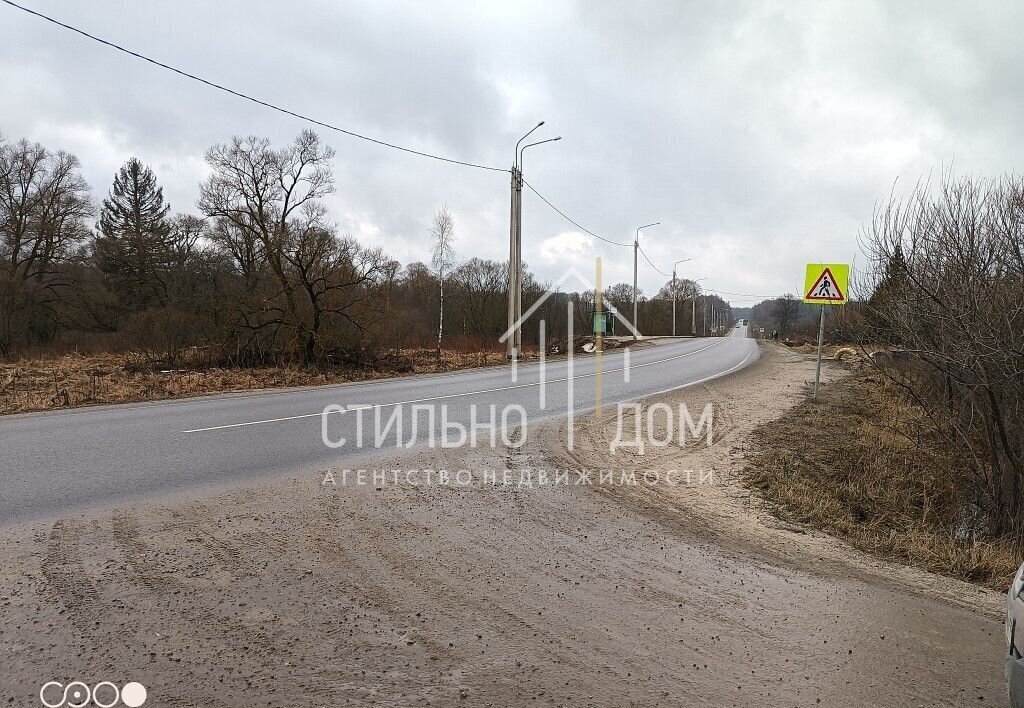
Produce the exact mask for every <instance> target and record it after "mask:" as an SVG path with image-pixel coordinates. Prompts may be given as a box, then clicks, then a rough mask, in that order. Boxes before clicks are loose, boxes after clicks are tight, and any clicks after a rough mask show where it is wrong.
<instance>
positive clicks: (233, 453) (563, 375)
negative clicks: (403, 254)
mask: <svg viewBox="0 0 1024 708" xmlns="http://www.w3.org/2000/svg"><path fill="white" fill-rule="evenodd" d="M744 332H745V330H740V329H736V330H734V331H733V333H732V336H729V337H722V338H708V339H661V340H653V341H652V344H653V346H644V347H639V348H637V349H636V351H634V352H632V353H631V354H629V355H628V356H629V359H630V361H629V377H628V378H629V380H628V382H627V381H626V380H625V378H626V377H625V372H624V369H625V360H624V357H625V356H627V355H626V354H625V353H624V352H625V350H623V349H618V350H615V351H612V352H607V353H605V354H604V355H603V356H602V371H603V376H602V387H601V389H602V396H603V401H604V402H605V403H611V404H613V403H615V402H617V401H623V400H629V399H634V398H638V397H642V396H646V395H650V394H653V393H657V392H660V391H665V390H668V389H672V388H676V387H680V386H685V385H687V384H693V383H697V382H703V381H708V380H710V379H713V378H715V377H718V376H721V375H723V374H726V373H729V372H732V371H736V370H738V369H740V368H742V367H743V366H746V365H749V364H750V363H752V362H753V361H755V360H756V359H757V356H758V350H757V345H756V343H755V342H754V341H753V340H751V339H747V338H746V337H745V336H744ZM595 364H596V360H595V358H594V357H593V356H579V357H576V358H575V360H574V363H573V372H572V376H570V374H569V363H568V361H567V360H565V359H557V360H552V361H550V362H548V363H547V364H546V367H545V376H544V378H545V379H546V383H545V385H544V387H543V388H544V398H545V404H546V405H545V408H544V409H543V410H542V409H541V408H540V391H541V385H540V379H541V375H540V374H541V368H540V367H539V366H537V365H528V366H520V367H518V371H517V376H516V380H515V381H513V380H512V378H511V371H510V368H509V367H495V368H489V369H480V370H474V371H467V372H461V373H453V374H447V375H435V376H424V377H410V378H398V379H391V380H385V381H373V382H367V383H358V384H348V385H342V386H328V387H319V388H310V389H300V390H288V391H266V392H260V393H253V394H242V395H228V396H217V397H209V398H200V399H186V400H179V401H170V402H158V403H151V404H141V405H120V406H104V407H96V408H86V409H77V410H71V411H58V412H50V413H42V414H25V415H17V416H8V417H4V418H0V441H2V447H3V456H2V457H0V489H3V494H2V496H0V523H10V522H19V521H28V520H32V519H44V518H49V517H52V516H57V515H61V514H68V513H73V512H76V511H80V510H86V509H90V508H100V507H104V506H106V505H111V504H122V503H127V502H130V501H141V500H143V499H146V498H150V497H155V496H159V495H163V494H167V493H173V492H183V491H189V492H195V491H197V490H200V489H203V488H206V487H211V488H212V487H215V486H219V485H226V484H230V483H234V482H238V481H246V480H248V481H255V480H258V479H261V478H265V477H268V476H272V475H275V474H282V473H290V472H301V471H305V470H309V469H312V468H318V467H323V466H326V465H338V464H353V463H354V462H355V461H356V460H357V459H360V458H365V457H368V456H369V455H370V454H371V453H372V452H373V451H372V450H370V449H369V447H368V446H372V445H373V440H372V435H371V436H370V439H369V440H368V441H367V442H366V443H365V445H366V446H364V447H356V445H355V443H354V442H350V443H349V444H348V445H346V446H345V447H342V448H339V449H329V448H328V447H326V446H325V445H324V444H323V443H322V440H321V426H322V420H321V414H322V411H323V409H324V407H325V406H328V405H331V404H337V405H343V406H349V407H359V406H370V407H371V408H370V409H369V410H371V411H373V410H375V408H378V407H379V408H380V409H381V413H382V419H383V420H386V419H387V417H388V415H389V414H390V409H393V408H394V407H395V406H398V405H400V406H402V407H403V412H404V413H405V417H404V420H405V424H404V427H405V430H404V431H403V433H404V436H403V442H405V441H408V440H409V439H410V438H411V437H412V435H413V428H412V424H411V418H412V406H414V405H431V404H434V405H436V406H437V407H438V408H439V407H440V406H441V405H444V406H446V408H447V415H448V417H449V420H451V421H454V422H458V423H461V424H463V425H465V424H468V423H469V422H470V412H471V406H476V407H477V409H478V411H479V413H478V416H479V417H478V418H477V421H478V422H479V421H480V420H481V419H482V418H483V419H489V418H487V416H488V415H489V413H488V408H489V406H491V405H496V407H497V410H498V411H499V415H500V411H501V410H502V408H503V407H505V406H508V405H513V404H518V405H521V406H523V408H524V409H525V410H526V412H527V415H528V420H529V421H530V422H531V423H532V422H534V421H538V420H540V419H542V418H546V417H552V416H564V415H565V414H566V410H567V401H568V400H569V395H570V392H569V389H570V388H571V389H572V394H571V395H572V401H573V402H574V408H575V410H576V411H584V410H587V409H590V408H592V407H593V406H594V404H595V396H594V391H595V387H594V381H595ZM417 415H419V416H420V418H419V420H418V426H417V429H416V432H417V433H418V435H417V436H416V437H417V440H418V442H419V443H420V444H426V443H427V442H428V437H427V435H426V434H425V432H424V428H425V427H426V426H424V425H423V423H424V422H425V420H426V418H425V417H424V414H422V413H418V414H417ZM437 415H438V416H439V415H440V412H438V413H437ZM510 420H515V419H514V418H513V419H510ZM371 422H372V421H371V419H370V417H369V415H368V414H367V418H366V420H365V423H367V424H369V423H371ZM355 425H356V416H355V415H353V414H347V415H344V414H342V415H336V416H335V417H333V418H332V419H331V420H330V421H329V431H330V433H331V435H332V439H334V440H337V439H339V438H342V437H343V438H345V439H346V440H349V441H354V440H355V439H356V438H355V437H354V433H355ZM435 425H440V421H439V420H438V421H436V422H435ZM370 431H371V433H372V427H371V428H370ZM364 440H365V438H364ZM397 442H398V440H397V437H395V436H391V437H390V438H388V439H386V441H385V444H386V445H387V446H390V447H391V448H392V449H394V447H395V445H396V443H397Z"/></svg>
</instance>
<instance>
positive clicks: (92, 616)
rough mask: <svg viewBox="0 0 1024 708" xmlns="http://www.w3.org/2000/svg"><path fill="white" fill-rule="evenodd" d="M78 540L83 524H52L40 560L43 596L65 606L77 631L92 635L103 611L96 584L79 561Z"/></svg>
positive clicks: (69, 521)
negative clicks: (43, 585)
mask: <svg viewBox="0 0 1024 708" xmlns="http://www.w3.org/2000/svg"><path fill="white" fill-rule="evenodd" d="M81 537H82V524H80V523H79V522H77V521H71V520H68V519H61V520H59V521H57V522H56V523H55V524H54V525H53V527H52V529H51V530H50V535H49V538H48V540H47V547H46V554H45V556H44V557H43V561H42V571H43V578H44V580H45V587H44V589H43V594H44V596H46V597H47V598H49V599H50V600H51V601H52V602H55V603H59V604H61V605H63V606H64V608H65V609H66V611H67V613H68V619H69V621H70V622H71V623H72V624H73V625H74V626H75V627H76V628H77V629H78V630H79V631H81V632H82V633H83V634H89V635H91V634H93V633H94V631H95V627H96V621H97V618H98V617H99V615H100V613H101V611H103V610H104V609H105V608H104V606H103V603H102V602H101V599H100V593H99V591H98V589H97V587H96V583H95V581H94V580H93V579H92V578H91V577H90V575H89V573H88V571H87V570H86V568H85V564H84V563H83V562H82V556H81V552H80V550H79V543H80V541H81Z"/></svg>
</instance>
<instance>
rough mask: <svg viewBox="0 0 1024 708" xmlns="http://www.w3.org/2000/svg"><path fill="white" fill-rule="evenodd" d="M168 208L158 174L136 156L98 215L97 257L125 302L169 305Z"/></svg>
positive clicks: (119, 175)
mask: <svg viewBox="0 0 1024 708" xmlns="http://www.w3.org/2000/svg"><path fill="white" fill-rule="evenodd" d="M170 209H171V207H170V205H169V204H166V203H165V202H164V191H163V188H162V187H160V186H159V185H158V184H157V181H156V175H154V174H153V171H152V170H150V169H149V167H147V166H146V165H144V164H142V162H141V161H140V160H138V159H137V158H134V157H133V158H131V159H130V160H128V162H126V163H125V164H124V166H122V167H121V169H120V170H119V171H118V173H117V175H115V177H114V185H113V187H112V188H111V190H110V195H109V197H108V198H107V199H104V200H103V209H102V210H101V211H100V222H99V230H100V236H99V237H97V239H96V243H95V255H96V259H97V265H98V266H99V268H100V270H102V271H103V272H104V273H105V274H106V275H107V277H108V279H109V282H110V285H111V288H112V289H113V290H114V292H115V293H116V294H117V296H118V298H119V299H120V300H121V302H122V303H123V304H126V305H142V306H147V305H152V304H166V299H167V290H166V285H165V278H166V271H167V266H168V265H169V264H168V258H169V256H170V243H169V235H170V224H169V222H168V220H167V213H168V212H169V211H170Z"/></svg>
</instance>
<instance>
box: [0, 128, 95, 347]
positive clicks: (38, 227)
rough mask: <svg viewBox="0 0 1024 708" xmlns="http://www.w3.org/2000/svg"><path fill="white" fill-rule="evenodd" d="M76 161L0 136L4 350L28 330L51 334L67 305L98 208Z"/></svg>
mask: <svg viewBox="0 0 1024 708" xmlns="http://www.w3.org/2000/svg"><path fill="white" fill-rule="evenodd" d="M79 168H80V165H79V162H78V158H76V157H75V156H74V155H70V154H68V153H66V152H56V153H51V152H50V151H48V150H47V149H46V148H44V147H43V146H42V145H40V144H38V143H29V142H28V141H27V140H21V141H19V142H17V143H14V144H10V145H8V144H3V143H0V355H4V354H7V353H9V352H10V350H11V347H12V346H14V344H15V343H16V342H17V341H18V340H22V341H23V340H24V339H25V338H26V337H28V336H29V333H30V332H34V333H35V335H36V336H37V337H45V336H50V335H52V331H53V330H54V329H55V327H56V324H57V322H58V321H59V320H60V319H61V317H62V316H63V315H64V314H65V313H63V312H62V308H64V309H67V307H68V305H69V303H68V298H67V294H68V291H69V289H70V288H71V286H72V285H74V283H75V278H74V275H73V272H72V270H71V269H70V268H69V265H70V264H71V262H72V261H73V260H74V259H75V258H76V257H77V253H78V250H79V247H80V246H81V245H82V244H83V243H84V241H85V239H86V237H87V235H88V227H87V225H86V220H87V219H88V218H89V217H91V216H92V214H93V210H92V205H91V204H90V202H89V196H88V189H89V186H88V185H87V184H86V182H85V180H84V179H83V178H82V176H81V174H80V172H79Z"/></svg>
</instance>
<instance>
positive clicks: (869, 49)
mask: <svg viewBox="0 0 1024 708" xmlns="http://www.w3.org/2000/svg"><path fill="white" fill-rule="evenodd" d="M19 2H21V3H22V4H24V5H26V6H29V7H32V8H34V9H37V10H39V11H42V12H45V13H48V14H50V15H53V16H55V17H57V18H58V19H61V20H63V21H66V22H68V23H69V24H73V25H76V26H79V27H81V28H82V29H84V30H86V31H89V32H92V33H94V34H97V35H100V36H102V37H104V38H107V39H110V40H111V41H114V42H118V43H121V44H124V45H126V46H128V47H129V48H133V49H137V50H138V51H140V52H143V53H145V54H148V55H150V56H152V57H154V58H156V59H159V60H162V61H165V62H167V63H170V64H174V65H177V66H179V67H180V68H182V69H185V70H187V71H191V72H193V73H197V74H201V75H204V76H206V77H208V78H210V79H212V80H215V81H218V82H220V83H223V84H226V85H229V86H231V87H232V88H235V89H237V90H239V91H242V92H246V93H250V94H254V95H256V96H259V97H261V98H264V99H266V100H268V101H271V102H274V103H278V104H280V105H284V106H286V107H288V108H290V109H292V110H295V111H298V112H301V113H306V114H309V115H312V116H314V117H316V118H319V119H322V120H324V121H327V122H330V123H333V124H335V125H339V126H342V127H344V128H347V129H350V130H354V131H358V132H362V133H365V134H368V135H372V136H374V137H378V138H381V139H384V140H388V141H390V142H395V143H400V144H403V145H407V146H409V147H412V148H415V149H420V150H427V151H433V152H438V153H441V154H444V155H446V156H450V157H453V158H456V159H462V160H469V161H473V162H479V163H484V164H488V165H495V166H499V167H508V166H509V165H510V164H511V162H512V152H513V145H514V144H515V142H516V140H517V139H518V138H519V136H520V135H522V133H524V132H525V131H526V130H528V129H529V128H530V127H532V126H533V125H534V124H535V123H536V122H537V121H538V120H541V119H543V120H545V121H547V124H546V125H545V126H544V127H543V128H542V129H540V130H539V131H537V132H536V133H534V136H536V137H538V138H543V137H550V136H554V135H561V136H562V137H563V139H562V141H561V142H558V143H554V144H551V145H543V146H539V147H537V148H533V149H531V151H530V152H528V153H527V155H528V157H527V160H526V179H527V180H528V181H530V182H531V183H532V184H533V185H534V186H535V187H537V189H538V190H540V191H541V192H542V193H543V194H544V195H545V196H547V197H548V198H549V199H550V200H551V201H553V202H554V203H555V204H556V205H558V206H559V207H560V208H561V209H562V210H563V211H565V212H567V213H568V214H569V215H570V216H572V217H573V218H575V219H576V220H577V221H579V222H580V223H582V224H583V225H584V226H586V227H587V228H589V229H591V230H592V231H594V232H596V233H598V234H601V235H603V236H606V237H608V238H611V239H615V240H619V241H630V240H632V234H633V231H634V229H635V228H636V227H637V226H638V225H640V224H644V223H648V222H652V221H661V222H662V225H661V226H658V227H656V228H653V229H651V230H650V231H648V232H647V233H645V235H644V236H642V238H641V244H642V245H643V246H644V248H645V249H646V251H647V253H648V254H649V255H650V257H651V258H652V260H653V261H654V263H655V265H657V266H658V267H659V268H660V269H661V270H663V271H666V272H671V270H672V263H673V261H676V260H678V259H682V258H691V259H692V260H691V261H690V262H688V263H684V264H682V265H681V266H680V268H679V270H680V274H681V275H683V276H686V277H702V276H706V277H707V280H705V281H704V282H703V284H704V285H705V286H706V287H707V288H708V289H712V290H716V289H717V290H720V291H727V292H729V293H749V294H755V295H758V296H761V295H765V296H768V295H774V294H779V293H784V292H796V291H797V290H798V289H799V287H800V285H801V283H802V282H803V266H804V264H805V263H806V262H808V261H824V262H830V261H838V262H843V261H849V260H852V259H854V258H855V257H856V254H857V239H856V237H857V231H858V229H859V228H860V225H861V224H862V223H864V222H865V221H866V220H867V219H869V218H870V215H871V210H872V207H873V204H874V203H875V201H876V200H878V199H880V198H884V197H885V196H886V195H888V193H889V192H890V190H891V189H892V186H893V183H894V180H897V178H898V180H899V182H898V184H907V183H910V182H913V181H914V180H916V179H917V178H918V177H919V176H921V175H922V174H925V173H927V172H928V171H930V170H941V169H942V168H943V167H948V166H949V165H950V164H953V165H954V166H955V168H956V170H957V171H958V172H962V173H975V174H982V175H988V174H996V173H1001V172H1006V171H1012V170H1014V169H1015V168H1016V166H1017V165H1018V164H1019V163H1020V161H1021V158H1022V157H1024V131H1022V130H1021V125H1022V121H1021V118H1022V109H1024V61H1022V57H1021V50H1020V28H1021V27H1024V3H1019V2H1018V3H1010V2H980V3H978V2H963V3H952V2H920V3H915V2H907V1H904V0H898V1H897V0H892V1H891V2H877V3H873V2H868V1H865V0H858V1H857V2H821V1H815V2H806V3H800V2H792V1H789V0H786V1H780V2H728V3H723V2H711V0H706V1H704V2H689V3H686V2H681V1H679V0H664V1H661V2H629V3H624V2H623V3H602V2H578V3H576V2H532V1H529V0H525V1H524V0H520V1H519V2H515V3H509V2H500V3H499V2H465V3H457V2H443V1H439V0H432V1H431V2H405V3H397V2H382V1H380V0H373V2H349V1H336V2H327V1H326V0H307V1H306V2H302V3H295V2H283V1H278V0H274V1H271V0H265V1H256V0H248V1H246V2H242V1H241V0H220V1H219V2H216V3H211V2H199V1H198V0H159V1H157V0H123V1H121V2H118V1H116V0H104V1H100V0H51V1H48V2H42V1H41V0H19ZM0 47H3V49H2V50H0V76H2V77H3V82H2V84H0V90H2V94H3V95H2V98H0V133H2V134H3V135H4V136H5V137H6V138H8V139H16V138H21V137H27V138H29V139H32V140H37V141H40V142H42V143H43V144H45V145H46V146H47V147H50V148H54V149H57V148H62V149H65V150H68V151H71V152H74V153H75V154H77V155H78V157H79V158H80V159H81V161H82V164H83V167H84V173H85V176H86V178H87V179H88V180H89V182H90V184H91V185H92V188H93V193H94V197H95V199H96V200H97V201H98V200H99V199H100V198H102V197H103V196H105V194H106V192H107V191H108V190H109V188H110V183H111V181H112V178H113V175H114V172H115V171H116V170H117V168H118V167H119V166H120V165H121V164H122V163H123V162H124V161H125V160H126V159H127V158H129V157H131V156H137V157H139V158H140V159H142V160H143V161H145V162H147V163H149V164H150V165H151V166H152V167H153V169H154V170H155V172H156V173H157V176H158V178H159V179H160V181H161V182H162V183H163V184H164V186H165V196H166V197H167V198H168V199H169V200H170V202H171V203H172V207H173V209H174V211H192V212H194V211H195V210H196V208H195V202H196V197H197V193H198V183H199V182H200V180H201V179H202V178H203V177H204V176H205V174H206V166H205V163H204V161H203V153H204V151H205V150H206V149H207V148H208V147H209V146H210V145H213V144H215V143H218V142H224V141H227V140H229V139H230V138H231V136H232V135H236V134H238V135H247V134H256V135H263V136H267V137H270V138H271V139H272V140H273V141H275V143H277V144H283V143H284V142H286V141H288V140H290V139H291V138H292V137H294V136H295V134H297V133H298V132H299V131H300V130H301V129H302V128H304V127H306V126H305V124H304V123H303V122H302V121H300V120H297V119H295V118H291V117H288V116H285V115H281V114H278V113H275V112H272V111H269V110H267V109H263V108H260V107H258V106H255V105H252V104H250V103H247V102H245V101H242V100H240V99H238V98H235V97H232V96H228V95H225V94H222V93H219V92H217V91H215V90H212V89H209V88H207V87H204V86H202V85H199V84H196V83H194V82H191V81H189V80H187V79H184V78H181V77H179V76H176V75H173V74H170V73H167V72H165V71H163V70H160V69H157V68H155V67H153V66H150V65H147V64H144V63H141V62H139V61H138V60H135V59H132V58H130V57H127V56H125V55H123V54H120V53H118V52H115V51H113V50H110V49H109V48H106V47H103V46H101V45H98V44H96V43H93V42H90V41H89V40H86V39H84V38H82V37H80V36H77V35H74V34H72V33H70V32H68V31H66V30H62V29H60V28H57V27H54V26H52V25H49V24H47V23H44V22H42V21H41V20H39V19H37V18H34V17H32V16H29V15H26V14H25V13H22V12H21V11H18V10H15V9H13V8H10V7H8V6H4V5H0ZM320 132H321V134H322V136H323V137H324V138H325V140H326V142H327V143H328V144H330V145H331V146H332V147H334V148H335V149H336V150H337V157H336V158H335V175H336V178H337V193H336V194H334V195H333V196H332V197H331V199H330V206H331V209H332V214H333V217H334V219H335V221H336V222H337V224H338V227H339V230H340V231H341V232H342V233H348V234H351V235H353V236H355V237H357V238H359V239H360V240H361V241H363V242H364V243H366V244H368V245H375V246H377V245H379V246H382V247H383V248H384V249H385V250H386V251H387V252H388V253H389V254H390V255H391V256H392V257H393V258H396V259H398V260H399V261H401V262H402V263H408V262H411V261H415V260H426V259H427V258H428V249H429V246H428V238H427V235H426V234H427V230H428V226H429V221H430V217H431V215H432V214H433V213H434V211H436V209H437V208H438V207H439V206H440V205H441V204H442V203H447V204H448V205H449V207H450V208H451V209H452V210H453V211H454V213H455V215H456V219H457V242H456V249H457V253H458V256H459V257H460V258H461V259H465V258H469V257H471V256H479V257H484V258H493V259H502V260H503V259H505V258H507V254H508V211H509V185H508V181H509V180H508V175H507V174H502V173H492V172H484V171H480V170H474V169H469V168H464V167H458V166H453V165H447V164H444V163H440V162H436V161H433V160H428V159H424V158H420V157H416V156H413V155H408V154H404V153H401V152H396V151H392V150H388V149H386V148H382V147H379V146H376V145H372V144H367V143H363V142H361V141H358V140H355V139H352V138H350V137H347V136H344V135H341V134H338V133H332V132H330V131H325V130H321V131H320ZM523 212H524V215H523V221H524V227H523V240H524V245H523V250H524V259H525V260H526V262H527V263H528V265H529V266H530V267H531V268H532V269H533V270H534V271H535V272H537V273H538V274H539V275H540V277H541V278H542V279H548V280H554V279H556V278H557V277H558V275H559V274H560V273H561V272H562V271H563V269H564V268H565V267H567V266H570V265H571V266H575V267H576V268H578V269H579V270H581V271H583V272H585V273H587V272H592V271H593V261H594V256H597V255H600V256H602V258H603V262H604V267H605V276H604V279H605V282H607V283H612V282H622V281H631V280H632V250H631V249H630V248H621V247H615V246H610V245H607V244H603V243H601V242H599V241H596V240H594V239H592V238H591V237H589V236H585V235H584V234H582V233H580V232H578V231H577V230H576V229H575V228H574V227H573V226H572V225H570V224H568V223H567V222H565V221H563V220H562V219H561V218H560V217H559V216H558V215H557V214H555V213H554V212H552V211H551V210H550V209H549V208H548V207H547V206H545V205H544V204H543V203H542V202H540V200H538V199H537V198H536V197H534V196H533V195H532V194H530V193H529V192H527V193H526V194H525V195H524V206H523ZM665 280H666V278H665V277H663V276H661V275H659V274H658V273H657V272H655V271H654V270H653V269H652V268H651V267H650V266H649V265H647V264H646V263H645V262H644V261H643V260H641V263H640V287H641V288H642V289H643V290H644V291H645V292H647V293H652V292H654V291H656V290H657V289H658V288H659V287H660V286H661V285H662V284H663V283H664V282H665ZM724 297H726V299H727V300H730V301H731V302H732V303H733V304H734V305H747V304H751V303H752V302H754V301H756V300H759V299H761V298H760V297H756V298H750V297H738V296H731V295H727V296H724Z"/></svg>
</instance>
